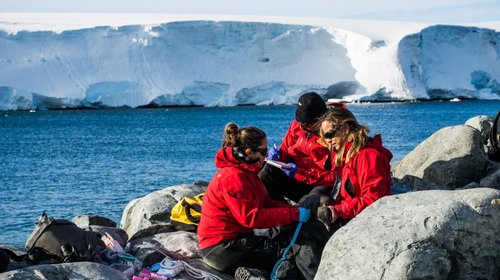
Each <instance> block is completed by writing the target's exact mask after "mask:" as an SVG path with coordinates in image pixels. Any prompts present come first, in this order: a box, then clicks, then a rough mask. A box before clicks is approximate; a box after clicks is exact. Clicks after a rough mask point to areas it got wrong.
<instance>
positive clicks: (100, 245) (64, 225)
mask: <svg viewBox="0 0 500 280" xmlns="http://www.w3.org/2000/svg"><path fill="white" fill-rule="evenodd" d="M105 247H106V246H105V245H104V242H103V241H102V240H101V234H100V233H97V232H92V231H85V230H83V229H81V228H79V227H78V226H77V225H75V224H74V223H72V222H70V221H68V220H56V219H53V218H51V217H48V216H47V214H46V213H45V212H43V213H42V215H41V216H40V218H39V219H38V220H37V221H36V222H35V230H33V232H32V233H31V235H30V237H28V239H27V240H26V253H27V256H28V259H29V260H31V261H34V262H39V261H44V260H49V259H52V260H55V261H58V262H76V261H93V260H94V257H95V256H96V255H97V254H98V253H99V252H100V251H101V250H103V249H104V248H105Z"/></svg>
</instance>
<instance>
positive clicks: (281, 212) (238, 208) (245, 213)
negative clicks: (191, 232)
mask: <svg viewBox="0 0 500 280" xmlns="http://www.w3.org/2000/svg"><path fill="white" fill-rule="evenodd" d="M240 176H241V175H240ZM231 182H232V185H231V187H230V188H227V190H226V191H224V193H223V196H224V199H225V200H226V203H227V205H228V207H229V210H230V211H231V213H232V215H233V216H234V218H235V219H236V221H238V223H240V224H241V225H242V226H244V227H247V228H271V227H276V226H281V225H288V224H291V223H292V222H294V221H298V219H299V211H298V208H297V207H278V208H265V207H264V203H265V196H261V195H260V194H259V192H255V191H253V192H252V190H253V189H254V186H251V184H252V180H249V179H248V178H244V177H242V178H236V179H232V180H231Z"/></svg>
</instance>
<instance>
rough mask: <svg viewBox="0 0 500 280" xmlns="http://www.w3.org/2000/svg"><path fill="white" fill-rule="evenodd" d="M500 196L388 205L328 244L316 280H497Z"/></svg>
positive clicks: (399, 198) (409, 198) (399, 200)
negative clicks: (498, 202)
mask: <svg viewBox="0 0 500 280" xmlns="http://www.w3.org/2000/svg"><path fill="white" fill-rule="evenodd" d="M498 197H500V191H499V190H494V189H489V188H477V189H468V190H454V191H439V190H433V191H420V192H411V193H405V194H400V195H394V196H387V197H384V198H382V199H380V200H378V201H377V202H375V203H374V204H373V205H371V206H369V207H368V208H366V209H365V210H364V211H363V212H362V213H360V214H359V215H358V216H357V217H356V218H354V219H353V220H351V221H350V222H349V223H348V224H347V225H345V226H344V227H342V228H341V229H340V230H338V231H337V232H336V233H335V234H334V235H333V236H332V237H331V238H330V240H329V241H328V243H327V245H326V247H325V249H324V251H323V255H322V258H321V263H320V266H319V269H318V273H317V274H316V277H315V279H317V280H322V279H498V277H499V276H500V251H499V248H500V234H499V232H500V207H498V206H495V205H492V204H491V200H492V199H493V198H498Z"/></svg>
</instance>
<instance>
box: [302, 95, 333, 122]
mask: <svg viewBox="0 0 500 280" xmlns="http://www.w3.org/2000/svg"><path fill="white" fill-rule="evenodd" d="M325 112H326V103H325V101H324V100H323V98H321V96H319V94H317V93H315V92H308V93H305V94H303V95H302V96H301V97H300V98H299V101H298V102H297V108H296V109H295V120H296V121H298V122H299V123H305V124H312V123H314V122H315V121H316V120H317V119H318V118H319V117H321V116H322V115H323V114H324V113H325Z"/></svg>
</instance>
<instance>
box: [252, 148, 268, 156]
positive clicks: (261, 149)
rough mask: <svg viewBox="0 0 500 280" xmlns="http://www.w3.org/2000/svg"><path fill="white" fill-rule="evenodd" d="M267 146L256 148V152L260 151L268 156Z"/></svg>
mask: <svg viewBox="0 0 500 280" xmlns="http://www.w3.org/2000/svg"><path fill="white" fill-rule="evenodd" d="M267 150H268V149H267V147H266V148H256V149H254V152H259V153H260V154H261V155H263V156H266V155H267Z"/></svg>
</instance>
